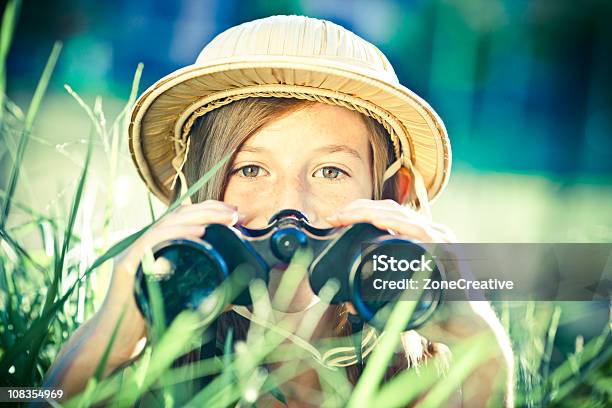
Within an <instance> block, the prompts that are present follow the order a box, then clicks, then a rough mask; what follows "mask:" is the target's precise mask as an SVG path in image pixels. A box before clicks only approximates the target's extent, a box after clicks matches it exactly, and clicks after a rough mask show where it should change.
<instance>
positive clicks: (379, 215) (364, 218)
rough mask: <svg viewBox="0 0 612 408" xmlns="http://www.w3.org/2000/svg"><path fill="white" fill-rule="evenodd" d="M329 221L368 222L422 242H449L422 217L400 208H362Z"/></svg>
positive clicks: (345, 222)
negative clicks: (404, 211) (408, 213)
mask: <svg viewBox="0 0 612 408" xmlns="http://www.w3.org/2000/svg"><path fill="white" fill-rule="evenodd" d="M328 221H329V222H330V223H331V224H332V225H334V226H336V227H338V226H345V225H352V224H355V223H358V222H368V223H371V224H373V225H374V226H375V227H377V228H379V229H381V230H389V229H390V230H393V231H395V232H397V233H398V234H400V235H405V236H407V237H408V238H411V239H417V240H419V241H420V242H447V238H445V237H444V236H443V235H442V234H441V233H439V232H438V231H436V230H434V229H432V228H430V227H429V226H428V225H427V223H426V222H424V221H423V219H422V218H417V217H409V216H406V215H405V214H404V213H402V212H401V211H398V210H389V209H384V210H381V209H379V210H377V211H372V210H369V209H360V210H356V211H352V212H341V213H338V214H337V215H336V218H332V219H328Z"/></svg>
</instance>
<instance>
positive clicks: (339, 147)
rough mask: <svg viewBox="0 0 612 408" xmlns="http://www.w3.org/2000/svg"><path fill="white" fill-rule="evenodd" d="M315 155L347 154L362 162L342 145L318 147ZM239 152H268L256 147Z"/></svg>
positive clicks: (349, 148)
mask: <svg viewBox="0 0 612 408" xmlns="http://www.w3.org/2000/svg"><path fill="white" fill-rule="evenodd" d="M314 151H315V152H316V153H328V154H329V153H346V154H349V155H351V156H354V157H355V158H357V159H358V160H362V157H361V155H360V154H359V152H358V151H357V150H355V149H353V148H352V147H349V146H345V145H342V144H330V145H325V146H321V147H318V148H316V149H315V150H314ZM240 152H248V153H269V152H270V151H269V150H268V149H266V148H265V147H258V146H248V145H246V146H242V148H241V149H240V150H239V153H240Z"/></svg>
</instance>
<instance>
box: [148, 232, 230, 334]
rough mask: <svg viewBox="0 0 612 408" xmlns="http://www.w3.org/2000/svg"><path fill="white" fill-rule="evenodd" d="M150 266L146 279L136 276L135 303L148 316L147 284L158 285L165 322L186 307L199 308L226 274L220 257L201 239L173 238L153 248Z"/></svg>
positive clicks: (169, 320)
mask: <svg viewBox="0 0 612 408" xmlns="http://www.w3.org/2000/svg"><path fill="white" fill-rule="evenodd" d="M152 269H153V270H152V271H145V273H146V275H147V276H146V277H147V279H140V280H139V286H138V287H137V291H136V299H137V303H138V305H139V306H140V308H141V311H142V312H143V314H144V315H145V316H146V317H147V318H148V319H149V320H150V319H151V318H152V316H151V311H150V305H149V304H150V296H149V290H148V285H150V284H157V285H159V288H160V291H161V293H163V294H164V299H163V304H164V312H165V318H166V323H167V324H169V323H170V322H171V321H172V320H174V318H175V317H176V316H177V315H178V314H179V313H180V312H181V311H183V310H185V309H191V310H195V309H198V308H199V307H200V306H201V305H202V303H203V302H204V301H205V300H207V299H209V297H210V295H211V294H212V293H213V291H214V290H215V289H216V288H217V287H219V285H221V283H222V282H223V280H224V279H225V278H226V277H227V275H228V272H227V267H226V265H225V262H224V261H223V259H222V258H221V257H220V256H219V254H218V253H217V251H215V250H214V249H213V248H212V247H211V246H210V245H208V244H207V243H205V242H203V241H199V242H197V241H189V240H176V241H172V242H171V243H169V244H168V245H166V246H164V247H161V248H156V250H155V263H154V265H153V268H152ZM139 273H141V271H139ZM147 280H148V281H149V283H147ZM210 307H211V305H207V308H210ZM212 308H214V305H213V306H212Z"/></svg>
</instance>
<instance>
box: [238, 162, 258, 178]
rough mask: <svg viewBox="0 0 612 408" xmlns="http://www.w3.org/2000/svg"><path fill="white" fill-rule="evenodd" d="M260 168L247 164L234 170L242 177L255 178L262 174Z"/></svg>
mask: <svg viewBox="0 0 612 408" xmlns="http://www.w3.org/2000/svg"><path fill="white" fill-rule="evenodd" d="M262 170H263V169H262V168H261V167H260V166H256V165H254V164H249V165H247V166H244V167H241V168H239V169H237V170H236V172H240V175H241V176H242V177H250V178H253V177H257V176H259V175H260V173H262Z"/></svg>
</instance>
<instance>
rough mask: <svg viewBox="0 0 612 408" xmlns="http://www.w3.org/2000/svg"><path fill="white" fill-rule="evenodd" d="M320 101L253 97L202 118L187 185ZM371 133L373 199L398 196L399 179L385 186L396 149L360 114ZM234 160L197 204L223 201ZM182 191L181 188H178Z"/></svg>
mask: <svg viewBox="0 0 612 408" xmlns="http://www.w3.org/2000/svg"><path fill="white" fill-rule="evenodd" d="M315 103H317V102H312V101H307V100H302V99H295V98H276V97H253V98H246V99H242V100H238V101H234V102H232V103H230V104H228V105H225V106H222V107H220V108H217V109H215V110H213V111H211V112H208V113H207V114H205V115H203V116H201V117H199V118H198V119H197V120H196V122H195V123H194V125H193V127H192V129H191V135H190V137H189V143H190V145H189V155H188V156H187V160H186V162H185V165H184V168H183V170H184V173H185V177H186V179H187V184H188V185H192V184H193V183H195V182H196V181H197V180H198V179H199V178H200V177H202V175H203V174H204V173H205V172H206V171H208V170H209V169H210V167H212V166H213V165H214V164H215V163H217V162H219V161H221V159H222V158H223V157H225V156H226V155H227V154H228V153H230V152H232V151H233V152H234V155H235V154H236V153H237V152H238V150H239V148H240V146H241V145H242V144H243V143H244V142H245V141H246V140H247V139H248V138H249V137H250V136H252V135H253V134H255V133H256V132H257V131H258V130H259V129H261V128H262V127H263V126H265V125H267V124H268V123H270V122H271V121H273V120H276V119H278V118H280V117H282V116H283V115H286V114H288V113H291V112H295V111H296V110H298V109H304V108H306V107H308V106H310V105H312V104H315ZM358 115H360V117H361V118H362V119H363V121H364V123H365V124H366V126H367V128H368V130H369V131H370V136H371V137H370V150H371V154H372V159H373V160H372V161H373V163H372V167H371V171H372V179H373V187H372V199H374V200H380V199H385V198H391V199H395V200H397V199H398V198H397V197H396V194H397V191H396V182H395V180H396V178H395V176H394V177H392V178H390V179H389V180H388V182H387V183H383V175H384V172H385V170H386V169H387V167H388V166H389V164H390V163H391V162H392V161H393V159H394V153H393V146H392V145H391V143H390V139H389V135H388V133H387V131H386V130H385V128H384V127H383V126H382V125H381V124H380V123H379V122H378V121H376V120H375V119H373V118H371V117H369V116H366V115H364V114H362V113H358ZM233 159H234V157H232V158H231V159H230V160H228V161H227V162H226V163H225V165H224V166H223V167H222V168H221V169H220V171H218V172H217V173H216V174H215V175H214V176H213V177H212V178H211V179H210V180H209V181H208V182H207V183H206V184H205V185H204V186H203V187H202V188H201V189H200V190H199V191H198V192H197V193H196V194H195V197H193V200H194V202H201V201H205V200H219V201H222V200H223V194H224V191H225V187H226V185H227V181H228V174H229V172H230V168H231V165H232V162H233ZM175 190H176V191H179V189H175Z"/></svg>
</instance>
